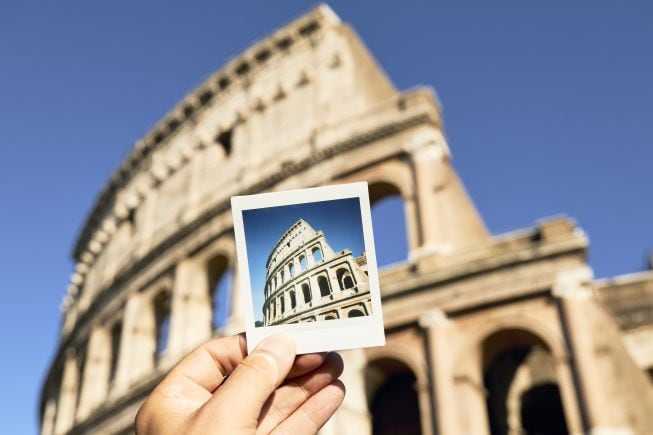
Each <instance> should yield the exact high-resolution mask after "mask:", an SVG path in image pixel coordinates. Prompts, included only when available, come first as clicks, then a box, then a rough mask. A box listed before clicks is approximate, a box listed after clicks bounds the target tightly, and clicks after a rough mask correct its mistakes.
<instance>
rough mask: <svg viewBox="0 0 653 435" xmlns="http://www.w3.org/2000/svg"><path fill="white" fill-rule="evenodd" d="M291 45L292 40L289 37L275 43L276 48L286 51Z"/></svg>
mask: <svg viewBox="0 0 653 435" xmlns="http://www.w3.org/2000/svg"><path fill="white" fill-rule="evenodd" d="M291 45H292V39H291V38H290V37H285V38H282V39H280V40H279V41H278V42H277V47H279V48H280V49H282V50H287V49H288V48H290V46H291Z"/></svg>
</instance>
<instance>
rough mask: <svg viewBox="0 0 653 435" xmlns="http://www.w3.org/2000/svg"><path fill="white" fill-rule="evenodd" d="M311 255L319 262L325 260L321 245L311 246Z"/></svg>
mask: <svg viewBox="0 0 653 435" xmlns="http://www.w3.org/2000/svg"><path fill="white" fill-rule="evenodd" d="M311 255H312V256H313V261H314V262H315V263H319V262H321V261H322V260H324V252H323V251H322V248H321V247H320V246H319V245H315V246H313V247H312V248H311Z"/></svg>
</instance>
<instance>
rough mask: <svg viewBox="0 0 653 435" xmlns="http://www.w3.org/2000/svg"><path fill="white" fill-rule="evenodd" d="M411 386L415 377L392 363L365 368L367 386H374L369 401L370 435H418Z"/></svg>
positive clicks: (415, 408) (417, 413) (399, 365)
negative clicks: (372, 380) (371, 434)
mask: <svg viewBox="0 0 653 435" xmlns="http://www.w3.org/2000/svg"><path fill="white" fill-rule="evenodd" d="M386 366H388V367H389V368H388V367H386ZM371 379H374V382H371ZM415 382H416V379H415V375H413V373H412V372H411V371H410V370H409V369H408V368H407V367H405V366H403V364H401V363H398V362H396V361H390V362H388V361H381V362H380V363H379V364H378V366H377V365H376V364H374V365H372V366H370V367H368V369H367V371H366V383H367V384H368V385H367V386H368V388H370V387H372V385H370V384H372V383H374V384H375V385H374V386H373V387H374V388H373V390H374V393H373V396H372V397H371V398H370V400H369V408H370V412H371V414H372V433H373V434H374V435H394V434H402V435H418V434H421V433H422V426H421V419H420V414H419V401H418V398H417V391H416V389H415Z"/></svg>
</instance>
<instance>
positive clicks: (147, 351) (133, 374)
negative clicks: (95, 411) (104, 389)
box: [111, 293, 156, 397]
mask: <svg viewBox="0 0 653 435" xmlns="http://www.w3.org/2000/svg"><path fill="white" fill-rule="evenodd" d="M124 316H125V317H124V323H123V329H122V334H123V335H122V338H121V340H120V350H119V352H118V366H117V369H116V376H115V379H114V383H113V388H112V390H111V396H112V397H120V396H121V395H122V394H123V393H125V392H126V391H127V390H128V389H129V386H130V385H131V383H132V382H133V381H134V380H136V379H139V378H140V377H141V376H142V375H144V374H145V373H149V372H150V371H151V370H152V368H154V353H155V352H156V322H155V319H154V307H153V306H152V303H151V301H150V300H148V299H147V298H145V297H144V296H143V294H142V293H132V294H131V295H130V296H129V298H128V299H127V304H126V306H125V314H124Z"/></svg>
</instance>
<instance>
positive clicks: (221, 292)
mask: <svg viewBox="0 0 653 435" xmlns="http://www.w3.org/2000/svg"><path fill="white" fill-rule="evenodd" d="M208 273H209V285H210V286H211V287H210V289H211V310H212V311H211V312H212V320H211V326H212V328H213V329H214V330H217V329H222V328H224V326H225V325H226V324H227V320H228V319H229V314H230V300H231V286H232V284H233V272H232V271H231V268H230V267H229V260H227V258H226V257H224V256H223V255H219V256H217V257H215V258H213V259H212V260H211V261H209V264H208Z"/></svg>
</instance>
